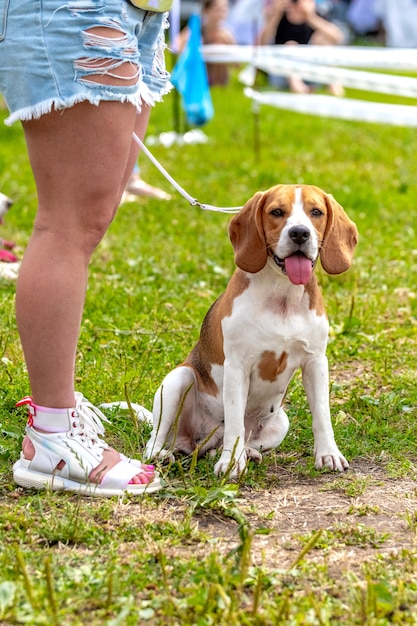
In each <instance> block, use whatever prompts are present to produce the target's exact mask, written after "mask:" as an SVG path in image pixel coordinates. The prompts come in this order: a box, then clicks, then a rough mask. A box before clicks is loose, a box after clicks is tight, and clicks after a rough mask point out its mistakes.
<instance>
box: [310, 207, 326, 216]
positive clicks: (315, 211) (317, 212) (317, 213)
mask: <svg viewBox="0 0 417 626" xmlns="http://www.w3.org/2000/svg"><path fill="white" fill-rule="evenodd" d="M311 215H312V216H313V217H321V216H322V215H324V213H323V211H322V210H321V209H317V208H316V209H311Z"/></svg>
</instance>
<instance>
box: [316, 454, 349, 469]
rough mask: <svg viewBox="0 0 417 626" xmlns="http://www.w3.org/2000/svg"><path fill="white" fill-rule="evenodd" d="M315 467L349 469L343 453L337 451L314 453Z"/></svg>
mask: <svg viewBox="0 0 417 626" xmlns="http://www.w3.org/2000/svg"><path fill="white" fill-rule="evenodd" d="M315 466H316V469H318V470H321V469H329V470H332V471H333V472H344V471H345V470H347V469H349V463H348V462H347V461H346V459H345V457H344V456H343V454H341V453H340V452H339V450H337V451H333V452H327V453H326V452H324V453H320V452H317V453H316V464H315Z"/></svg>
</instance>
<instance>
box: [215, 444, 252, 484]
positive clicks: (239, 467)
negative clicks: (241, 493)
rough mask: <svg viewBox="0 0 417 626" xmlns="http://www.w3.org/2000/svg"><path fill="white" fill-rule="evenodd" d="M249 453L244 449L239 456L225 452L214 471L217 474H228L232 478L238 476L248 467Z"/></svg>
mask: <svg viewBox="0 0 417 626" xmlns="http://www.w3.org/2000/svg"><path fill="white" fill-rule="evenodd" d="M246 462H247V455H246V451H245V450H243V451H242V452H241V454H240V455H239V457H238V458H237V459H236V458H233V457H232V455H231V453H230V452H223V453H222V455H221V457H220V459H219V460H218V461H217V463H216V465H215V466H214V473H215V474H216V476H219V475H221V474H227V475H228V476H230V478H237V476H238V475H239V474H242V472H244V471H245V469H246Z"/></svg>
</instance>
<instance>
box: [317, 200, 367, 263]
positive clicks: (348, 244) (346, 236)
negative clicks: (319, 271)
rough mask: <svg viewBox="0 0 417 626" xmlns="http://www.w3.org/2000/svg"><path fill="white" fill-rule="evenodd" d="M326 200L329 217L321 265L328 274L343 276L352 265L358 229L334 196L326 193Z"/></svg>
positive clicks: (321, 253)
mask: <svg viewBox="0 0 417 626" xmlns="http://www.w3.org/2000/svg"><path fill="white" fill-rule="evenodd" d="M324 199H325V202H326V205H327V208H328V216H327V224H326V231H325V233H324V238H323V242H322V246H321V250H320V260H321V264H322V266H323V269H324V270H325V271H326V272H327V273H328V274H343V272H346V270H348V269H349V268H350V266H351V264H352V257H353V252H354V250H355V247H356V244H357V243H358V229H357V228H356V224H354V222H352V220H351V219H349V217H348V216H347V215H346V213H345V211H344V209H343V207H341V206H340V204H338V202H336V200H335V199H334V198H333V196H332V195H330V194H326V193H325V194H324Z"/></svg>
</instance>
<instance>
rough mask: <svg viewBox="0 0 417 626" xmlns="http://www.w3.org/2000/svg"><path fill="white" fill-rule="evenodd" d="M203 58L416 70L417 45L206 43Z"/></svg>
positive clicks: (215, 60) (212, 60)
mask: <svg viewBox="0 0 417 626" xmlns="http://www.w3.org/2000/svg"><path fill="white" fill-rule="evenodd" d="M202 52H203V57H204V60H205V61H206V62H209V63H253V61H254V60H256V61H260V60H261V61H262V62H263V61H266V60H269V59H281V58H286V59H298V60H300V61H307V62H309V63H321V64H322V65H334V66H345V67H364V68H375V69H387V70H388V69H390V70H394V71H400V70H416V69H417V48H374V47H367V46H308V45H307V46H285V45H274V46H239V45H223V44H206V45H204V46H202Z"/></svg>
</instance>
